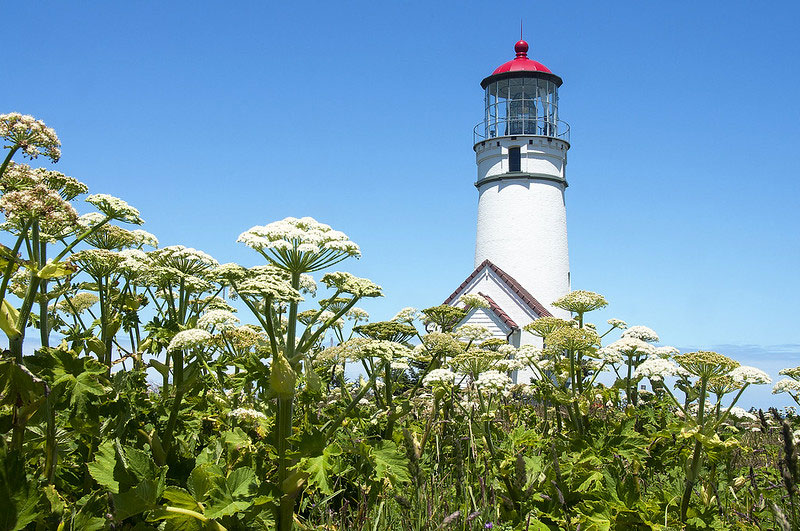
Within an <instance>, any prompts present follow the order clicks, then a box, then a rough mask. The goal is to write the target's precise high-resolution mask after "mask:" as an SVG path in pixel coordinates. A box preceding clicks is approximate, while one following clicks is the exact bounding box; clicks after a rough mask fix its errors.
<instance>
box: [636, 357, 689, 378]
mask: <svg viewBox="0 0 800 531" xmlns="http://www.w3.org/2000/svg"><path fill="white" fill-rule="evenodd" d="M676 374H678V366H677V365H675V364H674V363H672V362H671V361H670V360H667V359H664V358H650V359H647V360H645V361H643V362H642V363H641V365H639V367H638V368H637V369H636V371H635V372H634V373H633V377H634V378H635V379H638V378H649V379H651V380H655V381H661V380H663V379H664V378H666V377H667V376H675V375H676Z"/></svg>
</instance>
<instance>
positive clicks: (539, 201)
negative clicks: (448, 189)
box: [474, 40, 570, 317]
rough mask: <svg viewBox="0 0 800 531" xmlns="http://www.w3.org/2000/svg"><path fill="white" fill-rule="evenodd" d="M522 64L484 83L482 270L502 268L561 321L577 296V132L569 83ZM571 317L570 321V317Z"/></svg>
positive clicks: (523, 54)
mask: <svg viewBox="0 0 800 531" xmlns="http://www.w3.org/2000/svg"><path fill="white" fill-rule="evenodd" d="M514 50H515V51H516V52H517V56H516V57H515V58H514V59H513V60H511V61H509V62H507V63H505V64H503V65H501V66H500V67H498V68H497V69H496V70H495V71H494V72H492V75H490V76H489V77H487V78H486V79H484V80H483V81H481V87H482V88H483V89H484V90H485V94H486V96H485V114H484V120H483V121H482V122H481V123H479V124H478V125H477V126H475V132H474V141H475V145H474V149H475V154H476V161H477V164H478V180H477V182H476V183H475V186H476V187H477V188H478V231H477V239H476V243H475V266H476V267H477V266H478V265H479V264H481V263H482V262H483V261H484V260H490V261H491V262H492V263H493V264H495V265H497V266H498V267H500V268H502V269H503V270H504V271H506V272H507V273H508V274H510V275H511V276H512V277H514V278H515V279H516V280H517V281H518V282H519V283H520V284H522V285H523V286H524V287H525V288H526V289H527V290H528V291H529V292H531V293H533V294H534V295H535V296H536V298H537V299H539V300H540V301H541V302H542V303H543V304H544V305H545V307H546V308H547V309H548V310H549V311H550V312H551V313H553V314H557V313H562V312H563V310H559V309H558V308H553V307H552V306H551V305H550V303H552V302H553V301H554V300H556V299H557V298H559V297H561V296H563V295H564V294H566V293H567V292H568V291H569V285H570V278H569V276H570V275H569V252H568V248H567V211H566V207H565V205H564V191H565V189H566V188H567V181H566V178H565V168H566V165H567V150H568V149H569V141H568V139H569V126H568V125H567V124H566V123H564V122H562V121H560V120H559V119H558V88H559V87H560V86H561V78H560V77H558V76H557V75H555V74H553V73H552V72H551V71H550V70H549V69H548V68H547V67H546V66H544V65H543V64H541V63H538V62H536V61H532V60H531V59H528V56H527V52H528V43H526V42H525V41H522V40H521V41H519V42H517V43H516V45H515V46H514ZM563 313H565V316H566V317H568V313H566V312H563Z"/></svg>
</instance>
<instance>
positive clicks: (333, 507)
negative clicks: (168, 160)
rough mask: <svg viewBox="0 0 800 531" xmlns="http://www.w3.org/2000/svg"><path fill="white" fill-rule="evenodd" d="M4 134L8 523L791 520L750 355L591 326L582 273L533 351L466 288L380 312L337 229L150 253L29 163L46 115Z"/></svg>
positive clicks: (2, 422) (262, 232)
mask: <svg viewBox="0 0 800 531" xmlns="http://www.w3.org/2000/svg"><path fill="white" fill-rule="evenodd" d="M0 136H2V138H3V140H4V148H5V151H4V152H3V157H2V159H3V162H2V166H0V192H1V193H2V196H0V211H2V214H3V217H4V222H3V225H2V230H3V232H2V234H3V236H2V245H0V267H1V268H2V273H3V274H2V281H1V283H0V328H2V331H3V332H4V334H5V338H6V339H7V341H6V342H5V344H4V345H3V346H4V348H3V352H2V356H1V357H0V434H1V435H2V437H0V529H2V530H19V529H36V530H39V529H58V530H76V531H77V530H100V529H130V530H140V531H144V530H155V529H163V530H187V531H188V530H202V529H212V530H231V531H232V530H240V529H241V530H244V529H280V530H289V529H326V530H371V531H375V530H433V529H444V530H478V529H494V530H500V529H502V530H512V529H514V530H530V531H542V530H556V529H569V530H575V531H578V530H581V531H590V530H608V529H632V530H645V529H663V530H666V529H780V530H784V531H787V530H790V529H798V528H800V514H798V509H799V508H798V507H796V504H797V503H798V501H800V500H799V499H798V484H800V468H798V458H797V456H798V451H800V446H798V442H800V441H798V436H800V433H798V435H797V436H796V435H795V433H794V430H795V429H796V428H798V427H799V426H798V424H800V420H798V418H797V417H796V416H795V414H794V412H793V411H792V410H784V411H780V412H779V411H777V410H770V411H745V410H744V409H742V408H741V407H738V406H737V405H736V404H737V401H738V399H739V398H740V396H741V394H742V392H743V391H744V390H745V389H747V388H748V386H751V385H767V384H772V382H771V381H770V378H769V376H768V375H767V374H766V373H764V372H763V371H761V370H759V369H758V368H755V367H746V366H741V365H740V364H739V363H738V362H736V361H735V360H733V359H730V358H728V357H726V356H724V355H722V354H719V353H715V352H705V351H699V352H688V353H680V352H679V351H678V350H677V349H675V348H672V347H668V346H656V345H657V344H660V342H661V339H660V338H659V336H658V334H657V333H656V332H655V331H653V330H651V329H650V328H648V327H646V326H640V325H636V326H628V325H627V324H626V323H625V322H623V321H621V320H616V319H612V320H610V321H608V324H607V325H606V324H603V325H597V326H595V325H594V324H591V319H592V311H594V310H597V309H599V308H603V307H605V306H607V302H606V299H605V298H604V297H603V296H601V295H599V294H596V293H592V292H587V291H574V292H572V293H569V294H567V295H566V296H565V297H563V298H562V299H560V300H558V301H555V302H554V305H555V306H557V307H559V308H563V309H565V310H568V311H570V312H571V313H572V315H573V316H574V319H572V320H569V321H567V320H561V319H557V318H553V317H544V318H541V319H538V320H536V321H534V322H533V323H532V324H530V325H528V326H527V327H526V330H528V331H529V332H531V333H533V334H535V335H538V336H540V337H542V338H543V340H544V345H545V347H544V348H543V349H539V348H534V347H531V346H524V347H521V348H519V349H517V348H514V347H512V346H511V345H509V344H507V343H506V342H504V341H502V340H497V339H491V338H489V337H488V332H487V331H486V330H485V329H482V328H479V327H475V326H469V325H463V326H458V325H459V324H460V323H461V322H462V320H463V319H464V317H465V316H466V314H467V311H468V310H469V309H470V308H473V307H481V306H484V305H486V304H487V303H486V301H485V300H483V299H482V298H481V297H479V296H467V297H463V298H462V299H461V300H460V301H459V302H458V304H457V305H456V306H436V307H432V308H427V309H423V310H421V311H418V310H415V309H413V308H405V309H403V310H401V311H400V312H399V313H398V314H397V315H396V316H395V317H394V318H393V319H392V320H390V321H382V322H370V321H369V316H368V315H367V313H366V312H365V311H364V310H362V309H360V308H359V307H358V304H359V301H361V300H362V299H366V298H371V297H380V296H381V295H382V293H381V288H380V286H378V285H377V284H375V283H373V282H372V281H370V280H367V279H364V278H358V277H355V276H353V275H351V274H349V273H347V272H343V271H337V270H336V269H337V268H338V267H339V264H340V263H342V262H344V261H345V260H347V259H348V258H354V257H359V256H360V251H359V248H358V246H357V245H356V244H355V243H354V242H352V241H350V240H349V238H348V237H347V236H346V235H345V234H344V233H342V232H339V231H336V230H333V229H332V228H331V227H329V226H328V225H325V224H323V223H320V222H318V221H316V220H314V219H312V218H309V217H305V218H299V219H297V218H287V219H284V220H282V221H275V222H272V223H268V224H266V225H263V226H256V227H252V228H250V229H249V230H246V231H245V232H243V233H242V234H241V236H240V237H239V239H238V244H239V245H242V244H243V245H246V246H248V247H249V248H251V249H252V251H253V252H254V253H257V254H258V255H260V257H261V258H262V259H263V264H262V265H259V266H256V267H250V268H245V267H242V266H240V265H237V264H234V263H222V264H220V263H219V262H218V261H217V260H216V259H215V258H213V257H211V256H209V255H208V254H206V253H204V252H202V251H199V250H196V249H192V248H187V247H184V246H181V245H174V246H168V247H159V243H158V240H157V238H156V237H155V236H154V235H152V234H150V233H148V232H146V231H143V230H140V229H136V228H135V227H136V226H138V225H140V224H142V219H141V218H140V215H139V211H138V210H137V209H136V208H134V207H132V206H130V205H129V204H127V203H126V202H125V201H124V200H122V199H118V198H116V197H112V196H109V195H105V194H102V193H92V194H89V190H88V189H87V187H86V186H85V185H84V184H83V183H81V182H80V181H78V180H76V179H73V178H72V177H68V176H66V175H64V174H62V173H59V172H56V171H52V170H48V169H36V168H33V167H31V166H30V165H28V164H25V163H23V162H21V160H24V158H26V157H27V158H28V159H36V158H38V157H46V158H48V159H50V160H51V161H52V162H57V161H58V159H59V158H60V143H59V140H58V137H57V135H56V133H55V132H54V131H53V130H52V129H49V128H47V127H46V126H45V124H44V123H43V122H41V121H39V120H37V119H34V118H32V117H30V116H24V115H20V114H17V113H11V114H5V115H0ZM79 210H80V211H83V212H84V213H83V214H82V215H81V214H79ZM235 244H236V242H231V245H232V246H233V245H235ZM335 266H336V267H335ZM31 334H33V335H34V336H38V339H35V340H30V339H29V341H28V342H26V337H29V336H30V335H31ZM330 338H334V341H333V344H334V346H327V348H326V345H328V343H329V341H330ZM515 371H518V373H519V374H525V375H533V377H532V378H531V377H529V378H520V381H519V383H518V384H517V385H512V379H511V375H512V374H514V373H515ZM782 374H784V375H785V376H786V378H785V379H783V380H781V381H779V382H777V383H775V387H774V392H775V393H789V394H790V395H791V396H792V397H793V398H794V399H795V401H797V399H798V393H800V367H798V368H795V369H791V368H790V369H785V370H784V371H782ZM359 375H360V376H359ZM524 380H528V381H524ZM600 381H605V382H609V381H613V385H607V384H603V383H600ZM643 383H645V384H649V386H650V387H651V388H652V390H653V391H652V392H644V391H642V390H641V388H640V386H641V384H643Z"/></svg>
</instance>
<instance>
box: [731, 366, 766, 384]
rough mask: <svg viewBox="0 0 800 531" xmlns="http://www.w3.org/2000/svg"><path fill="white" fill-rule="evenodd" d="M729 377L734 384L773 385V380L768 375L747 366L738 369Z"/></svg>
mask: <svg viewBox="0 0 800 531" xmlns="http://www.w3.org/2000/svg"><path fill="white" fill-rule="evenodd" d="M729 376H730V378H731V379H732V380H733V381H734V382H737V383H740V384H756V385H763V384H771V383H772V378H770V377H769V375H768V374H767V373H765V372H764V371H762V370H761V369H757V368H755V367H748V366H747V365H740V366H739V367H736V368H735V369H733V370H732V371H731V372H730V374H729Z"/></svg>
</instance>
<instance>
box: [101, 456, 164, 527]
mask: <svg viewBox="0 0 800 531" xmlns="http://www.w3.org/2000/svg"><path fill="white" fill-rule="evenodd" d="M166 474H167V467H164V468H163V470H162V472H161V475H160V477H158V478H157V479H147V480H144V481H142V482H141V483H139V485H137V486H136V487H134V488H132V489H131V490H129V491H127V492H124V493H122V494H113V495H112V499H113V500H114V507H115V509H116V514H115V516H116V517H117V519H118V520H125V519H126V518H130V517H131V516H134V515H137V514H140V513H143V512H144V511H149V510H152V509H155V508H156V507H157V503H158V500H159V499H160V498H161V495H162V494H163V492H164V480H165V478H166Z"/></svg>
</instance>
